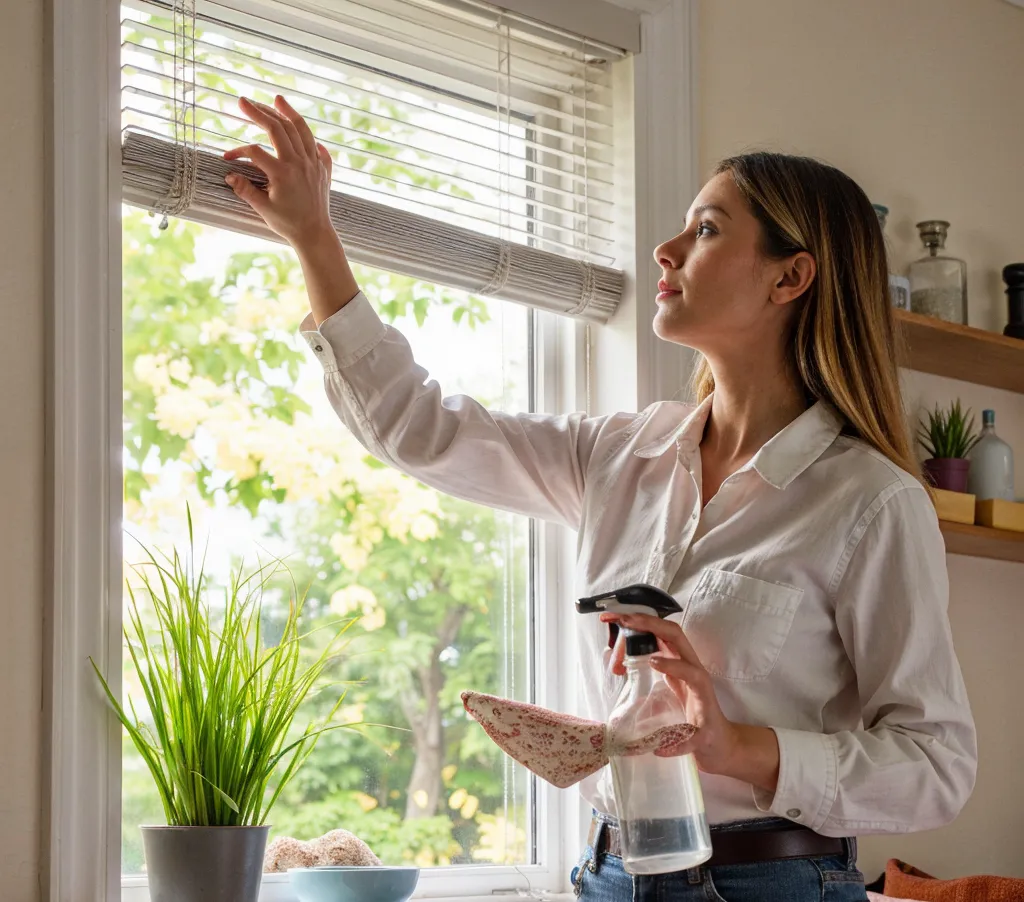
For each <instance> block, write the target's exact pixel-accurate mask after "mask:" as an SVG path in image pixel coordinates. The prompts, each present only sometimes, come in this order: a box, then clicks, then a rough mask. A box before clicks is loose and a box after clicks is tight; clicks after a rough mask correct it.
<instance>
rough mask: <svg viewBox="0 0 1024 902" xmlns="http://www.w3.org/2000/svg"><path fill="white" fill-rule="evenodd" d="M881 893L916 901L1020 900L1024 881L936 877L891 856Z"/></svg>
mask: <svg viewBox="0 0 1024 902" xmlns="http://www.w3.org/2000/svg"><path fill="white" fill-rule="evenodd" d="M885 894H886V895H887V896H893V897H894V898H897V899H915V900H917V902H1024V880H1021V879H1018V878H1015V877H991V876H978V877H958V878H957V879H955V880H936V879H935V878H934V877H932V876H931V874H926V873H924V871H919V870H918V869H917V868H915V867H911V866H910V865H909V864H906V863H904V862H902V861H899V860H897V859H895V858H893V859H890V861H889V863H888V864H887V865H886V867H885Z"/></svg>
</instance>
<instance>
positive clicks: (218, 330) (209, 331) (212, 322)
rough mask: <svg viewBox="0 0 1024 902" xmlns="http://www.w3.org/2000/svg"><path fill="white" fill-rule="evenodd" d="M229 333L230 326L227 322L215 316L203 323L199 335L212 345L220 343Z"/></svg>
mask: <svg viewBox="0 0 1024 902" xmlns="http://www.w3.org/2000/svg"><path fill="white" fill-rule="evenodd" d="M230 331H231V326H230V325H229V324H228V322H227V321H226V320H224V319H221V317H219V316H215V317H213V318H212V319H208V320H207V321H206V322H205V323H203V325H202V329H201V330H200V333H199V334H200V336H201V337H202V338H203V339H205V341H206V342H208V343H210V344H213V343H214V342H218V341H220V340H221V339H222V338H223V337H224V336H225V335H227V334H228V333H229V332H230Z"/></svg>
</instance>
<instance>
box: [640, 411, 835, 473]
mask: <svg viewBox="0 0 1024 902" xmlns="http://www.w3.org/2000/svg"><path fill="white" fill-rule="evenodd" d="M712 397H713V396H712V395H709V396H708V397H707V398H706V399H705V400H704V401H702V402H701V404H700V405H699V406H698V407H697V408H696V409H694V411H693V412H692V413H691V414H690V415H689V416H687V417H686V419H685V420H683V422H682V423H680V424H679V425H678V426H677V427H676V428H675V429H673V430H672V431H671V432H669V433H668V434H667V435H663V436H662V437H661V438H659V439H656V440H655V441H653V442H650V443H649V444H646V445H643V446H641V447H640V448H638V449H637V450H636V451H634V452H633V453H634V454H635V455H636V456H637V457H660V456H661V455H662V454H664V453H665V452H666V451H668V450H669V448H671V447H672V446H673V445H676V444H678V445H679V446H680V447H681V448H682V449H683V450H694V449H696V448H697V447H698V446H699V445H700V441H701V438H702V437H703V435H704V426H705V425H706V424H707V420H708V414H709V413H710V412H711V399H712ZM842 429H843V421H842V418H841V417H840V416H839V414H838V413H837V412H836V410H835V409H834V408H833V407H832V406H831V405H830V404H828V403H827V402H825V401H818V402H816V403H815V404H813V405H812V406H811V407H809V408H808V409H807V410H805V411H804V412H803V413H802V414H800V416H798V417H797V418H796V419H795V420H793V422H792V423H790V424H789V425H788V426H786V427H785V428H784V429H782V430H781V431H780V432H778V433H777V434H776V435H774V436H773V437H772V438H771V439H769V440H768V441H767V442H765V443H764V445H762V446H761V449H760V450H759V451H758V452H757V453H756V454H755V455H754V456H753V458H751V461H750V463H749V464H747V466H746V467H744V469H747V468H748V467H749V468H750V469H753V470H756V471H757V473H758V474H759V475H760V476H761V478H762V479H763V480H764V481H765V482H767V483H768V484H769V485H771V486H774V487H775V488H777V489H784V488H786V486H788V485H789V484H790V483H791V482H792V481H793V480H794V479H796V478H797V476H799V475H800V474H801V473H803V471H804V470H806V469H807V468H808V467H809V466H810V465H811V464H812V463H814V462H815V461H816V460H817V459H818V458H819V457H821V455H822V454H824V453H825V451H826V450H828V448H829V447H830V446H831V445H832V443H833V442H834V441H835V440H836V438H837V437H838V436H839V434H840V432H842Z"/></svg>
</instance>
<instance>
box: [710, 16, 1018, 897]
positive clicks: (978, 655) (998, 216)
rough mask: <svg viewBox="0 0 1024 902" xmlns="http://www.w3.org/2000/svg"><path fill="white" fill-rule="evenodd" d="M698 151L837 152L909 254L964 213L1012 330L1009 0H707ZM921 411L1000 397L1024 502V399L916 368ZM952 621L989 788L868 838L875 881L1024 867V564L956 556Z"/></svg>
mask: <svg viewBox="0 0 1024 902" xmlns="http://www.w3.org/2000/svg"><path fill="white" fill-rule="evenodd" d="M699 47H700V76H699V77H700V83H699V91H700V104H701V105H700V130H701V132H700V147H701V163H702V166H703V169H704V171H705V172H707V171H708V170H709V168H710V167H711V166H712V165H713V163H714V162H715V161H716V160H717V159H719V158H721V157H723V156H725V155H727V154H731V153H735V152H737V151H741V150H743V149H747V148H752V147H767V148H771V149H775V150H783V151H789V152H797V153H803V154H807V155H811V156H815V157H819V158H822V159H824V160H826V161H828V162H830V163H833V164H835V165H837V166H839V167H840V168H842V169H844V170H845V171H847V172H848V173H850V174H851V175H852V176H853V177H854V178H856V179H857V180H858V181H859V182H860V184H861V185H862V186H863V187H864V188H865V190H866V191H867V192H868V194H869V195H870V197H871V199H872V200H873V201H876V202H879V203H884V204H886V205H887V206H889V207H890V210H891V213H890V217H889V225H888V228H887V232H888V235H889V239H890V244H891V245H892V253H893V259H894V263H895V265H896V266H897V267H899V268H900V269H903V267H905V265H906V264H907V262H908V261H910V260H911V259H913V258H914V257H916V256H918V251H917V248H918V246H919V245H918V242H917V237H916V230H915V229H914V223H915V222H917V221H918V220H920V219H925V218H943V219H948V220H950V221H951V222H952V229H951V231H950V244H949V246H950V249H951V250H952V252H954V253H956V254H958V255H960V256H962V257H964V258H965V259H966V260H967V262H968V266H969V270H970V288H969V296H970V320H971V324H972V325H976V326H980V327H982V328H987V329H997V328H998V329H1000V330H1001V329H1002V326H1003V324H1004V323H1005V319H1006V306H1005V296H1004V295H1003V294H1002V283H1001V280H1000V278H999V270H1000V269H1001V268H1002V266H1003V264H1005V263H1008V262H1011V261H1020V260H1024V153H1022V150H1024V117H1022V115H1021V113H1022V112H1024V54H1022V53H1021V47H1024V9H1017V8H1015V7H1013V6H1011V5H1010V4H1008V3H1006V2H1004V0H858V2H856V3H846V2H839V0H772V2H770V3H766V2H764V0H704V2H702V3H701V7H700V44H699ZM905 388H906V395H907V400H908V402H909V404H910V405H911V406H912V407H917V406H918V405H920V404H921V403H931V402H932V401H933V400H947V399H949V398H951V397H954V396H956V395H959V396H961V397H962V398H963V399H964V402H965V403H969V404H971V405H973V406H974V408H975V409H976V410H978V409H980V408H982V407H994V408H995V409H996V412H997V423H998V427H999V431H1000V432H1001V433H1002V434H1003V435H1004V437H1005V438H1006V439H1007V440H1008V441H1010V442H1011V443H1012V444H1014V445H1015V447H1016V449H1017V458H1018V467H1017V473H1018V479H1017V491H1018V495H1021V496H1024V397H1021V396H1015V395H1011V394H1009V393H1006V392H996V391H991V390H988V389H983V388H979V387H977V386H973V385H967V384H965V383H958V382H953V381H950V380H945V379H939V378H937V377H930V376H923V375H920V374H917V373H912V374H908V376H907V378H906V379H905ZM949 573H950V579H951V584H952V599H951V604H950V617H951V620H952V624H953V632H954V637H955V639H956V643H957V648H958V651H959V654H960V659H961V663H962V666H963V670H964V673H965V675H966V679H967V684H968V689H969V690H970V693H971V701H972V703H973V706H974V711H975V716H976V719H977V722H978V730H979V742H980V746H981V762H980V768H979V775H978V785H977V790H976V792H975V794H974V797H973V798H972V799H971V801H970V802H969V803H968V806H967V808H966V809H965V811H964V813H963V814H962V815H961V817H960V818H959V819H958V820H957V821H956V823H954V824H953V825H951V826H950V827H947V828H945V829H943V830H940V831H937V832H934V833H928V834H920V835H916V836H910V837H902V838H895V837H885V838H872V839H868V840H865V841H864V842H863V843H862V847H861V848H862V853H861V863H862V867H863V869H864V870H865V872H866V873H867V874H868V875H869V877H874V876H877V874H878V873H879V872H880V871H881V869H882V867H883V865H884V862H885V860H886V858H888V857H890V856H899V857H903V858H905V859H907V860H909V861H911V862H914V863H916V864H917V865H918V866H919V867H921V868H923V869H925V870H927V871H929V872H931V873H933V874H936V875H941V876H954V875H957V874H966V873H978V872H986V871H988V872H999V873H1003V874H1011V875H1018V876H1024V767H1022V766H1021V764H1020V756H1019V751H1018V750H1019V749H1021V748H1022V747H1024V701H1022V697H1021V690H1022V689H1024V656H1022V655H1021V653H1020V649H1019V647H1018V646H1017V643H1016V642H1015V641H1014V639H1013V636H1014V635H1016V636H1021V635H1024V588H1022V586H1024V564H1006V563H999V562H992V561H981V560H975V559H969V558H962V557H951V558H949Z"/></svg>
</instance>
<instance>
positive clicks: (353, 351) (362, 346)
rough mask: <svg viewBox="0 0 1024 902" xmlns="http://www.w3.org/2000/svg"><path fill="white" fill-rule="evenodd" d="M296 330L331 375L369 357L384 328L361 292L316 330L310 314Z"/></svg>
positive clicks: (382, 337) (382, 335) (380, 338)
mask: <svg viewBox="0 0 1024 902" xmlns="http://www.w3.org/2000/svg"><path fill="white" fill-rule="evenodd" d="M299 330H300V332H301V334H302V337H303V338H304V339H305V341H306V344H307V345H309V349H310V350H311V351H312V352H313V355H314V356H315V357H316V359H317V360H319V361H320V365H321V366H323V368H324V372H327V373H332V372H336V371H337V370H338V369H344V368H345V367H348V366H352V364H354V363H358V362H359V360H361V359H362V358H363V357H365V356H366V355H367V354H369V353H370V351H372V350H373V349H374V348H375V347H376V346H377V345H378V344H380V342H381V341H383V339H384V336H385V334H386V333H387V326H385V325H384V323H383V322H381V319H380V317H379V316H377V312H376V311H375V310H374V309H373V307H372V306H371V305H370V302H369V301H368V300H367V299H366V295H364V294H363V293H362V292H361V291H360V292H359V294H357V295H356V296H355V297H354V298H352V300H351V301H349V302H348V303H347V304H346V305H345V306H344V307H342V308H341V310H339V311H338V312H337V313H335V314H334V315H333V316H330V317H328V318H327V319H325V320H324V321H323V322H322V323H321V324H320V328H319V329H317V327H316V322H315V321H314V320H313V314H309V315H308V316H307V317H306V318H305V319H304V320H303V321H302V325H301V326H300V327H299Z"/></svg>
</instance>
